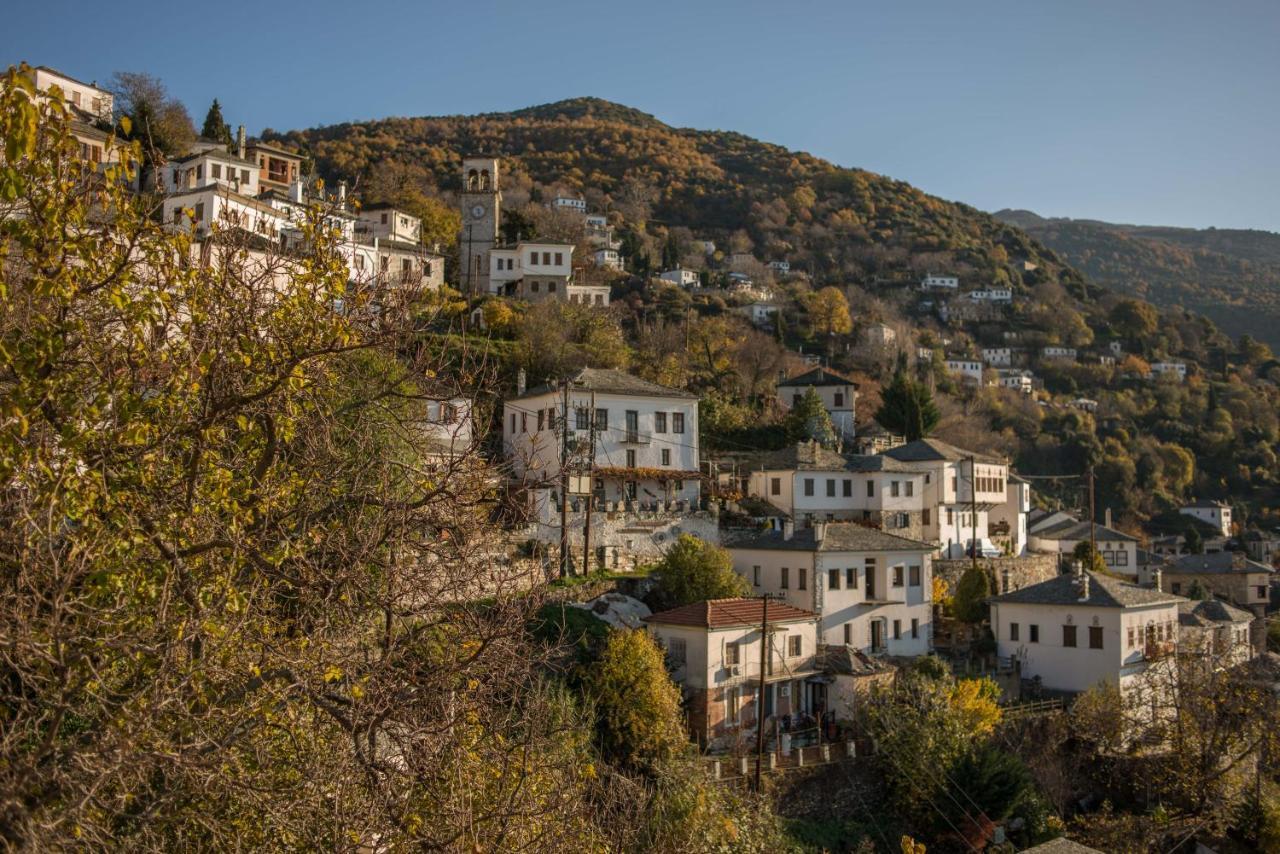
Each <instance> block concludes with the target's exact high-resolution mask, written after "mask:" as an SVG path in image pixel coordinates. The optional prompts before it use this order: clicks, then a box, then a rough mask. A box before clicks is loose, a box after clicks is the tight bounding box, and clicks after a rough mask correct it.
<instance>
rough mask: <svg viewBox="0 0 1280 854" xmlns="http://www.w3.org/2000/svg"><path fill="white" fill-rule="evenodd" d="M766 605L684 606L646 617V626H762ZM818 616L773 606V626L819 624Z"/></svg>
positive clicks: (727, 601) (742, 601)
mask: <svg viewBox="0 0 1280 854" xmlns="http://www.w3.org/2000/svg"><path fill="white" fill-rule="evenodd" d="M763 606H764V603H763V601H761V600H760V599H710V600H708V601H705V602H694V603H693V604H692V605H682V606H681V607H679V608H672V609H671V610H669V611H661V612H659V613H657V614H653V615H651V616H648V617H645V618H644V621H645V622H646V623H663V624H664V625H673V626H699V627H703V628H708V629H721V628H725V627H728V626H758V625H760V618H761V616H762V614H761V611H762V609H763ZM816 619H818V615H817V614H815V613H813V612H812V611H806V610H804V609H803V608H796V607H794V606H792V605H788V604H787V603H785V602H776V601H771V602H769V622H771V623H791V622H796V621H798V620H816Z"/></svg>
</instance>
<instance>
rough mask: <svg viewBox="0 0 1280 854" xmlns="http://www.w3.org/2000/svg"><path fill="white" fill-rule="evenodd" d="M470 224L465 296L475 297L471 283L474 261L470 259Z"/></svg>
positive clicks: (468, 228) (468, 229)
mask: <svg viewBox="0 0 1280 854" xmlns="http://www.w3.org/2000/svg"><path fill="white" fill-rule="evenodd" d="M471 227H472V226H471V223H467V296H468V297H474V296H475V286H474V285H473V283H472V281H471V268H472V265H473V264H475V260H474V259H473V258H472V257H471Z"/></svg>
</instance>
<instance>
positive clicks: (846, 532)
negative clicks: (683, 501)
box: [721, 522, 936, 552]
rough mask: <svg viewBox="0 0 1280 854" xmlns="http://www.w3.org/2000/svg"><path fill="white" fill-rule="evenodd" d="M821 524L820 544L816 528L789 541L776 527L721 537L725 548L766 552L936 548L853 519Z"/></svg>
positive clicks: (801, 531)
mask: <svg viewBox="0 0 1280 854" xmlns="http://www.w3.org/2000/svg"><path fill="white" fill-rule="evenodd" d="M819 524H823V523H819ZM825 525H826V533H825V536H824V537H823V540H822V542H821V543H818V542H817V539H816V536H817V528H816V527H814V528H799V529H797V530H796V531H795V533H794V534H793V535H792V537H791V539H789V540H788V539H785V538H784V537H783V535H782V532H781V531H776V530H769V531H757V530H726V531H725V532H724V533H723V535H722V538H721V539H722V542H723V544H724V546H725V548H729V549H766V550H769V551H798V552H813V551H818V552H909V551H920V552H932V551H933V550H934V549H935V548H936V546H934V545H932V544H930V543H924V542H921V541H919V540H912V539H909V538H907V537H899V536H897V535H896V534H888V533H885V532H884V531H880V530H877V529H875V528H868V527H867V526H866V525H860V524H858V523H857V522H827V523H825Z"/></svg>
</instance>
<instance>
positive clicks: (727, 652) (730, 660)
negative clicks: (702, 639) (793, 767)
mask: <svg viewBox="0 0 1280 854" xmlns="http://www.w3.org/2000/svg"><path fill="white" fill-rule="evenodd" d="M741 660H742V659H741V655H740V654H739V651H738V644H737V643H736V642H735V643H727V644H725V645H724V663H725V664H739V663H740V662H741Z"/></svg>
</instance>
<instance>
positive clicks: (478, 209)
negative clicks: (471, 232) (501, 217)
mask: <svg viewBox="0 0 1280 854" xmlns="http://www.w3.org/2000/svg"><path fill="white" fill-rule="evenodd" d="M471 218H472V219H484V205H474V206H472V208H471Z"/></svg>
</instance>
